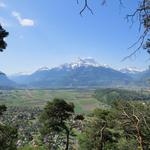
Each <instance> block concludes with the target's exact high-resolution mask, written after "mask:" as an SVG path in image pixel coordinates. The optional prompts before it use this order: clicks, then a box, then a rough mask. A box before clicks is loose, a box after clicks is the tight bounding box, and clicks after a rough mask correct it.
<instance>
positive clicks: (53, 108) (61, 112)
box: [41, 99, 74, 150]
mask: <svg viewBox="0 0 150 150" xmlns="http://www.w3.org/2000/svg"><path fill="white" fill-rule="evenodd" d="M73 113H74V105H73V104H72V103H71V104H68V103H67V102H66V101H64V100H63V99H54V100H53V101H52V102H48V103H47V105H46V107H45V109H44V112H43V114H42V116H41V121H42V123H43V129H42V134H43V135H44V138H46V139H48V137H52V139H51V140H52V141H53V140H55V143H54V144H51V143H50V141H49V149H53V146H56V141H57V138H56V137H57V136H58V137H59V135H60V134H61V133H63V132H64V133H65V135H66V141H65V143H66V144H65V145H66V146H65V150H68V149H69V136H70V128H69V123H68V121H69V120H70V118H71V117H72V115H73ZM46 139H45V140H46ZM62 142H64V139H63V140H62ZM54 149H56V148H54Z"/></svg>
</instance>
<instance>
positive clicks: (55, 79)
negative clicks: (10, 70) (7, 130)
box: [0, 58, 150, 88]
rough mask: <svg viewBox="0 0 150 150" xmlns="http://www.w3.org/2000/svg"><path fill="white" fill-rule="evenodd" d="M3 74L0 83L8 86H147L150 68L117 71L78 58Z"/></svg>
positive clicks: (91, 60) (86, 59) (87, 59)
mask: <svg viewBox="0 0 150 150" xmlns="http://www.w3.org/2000/svg"><path fill="white" fill-rule="evenodd" d="M2 74H3V73H2ZM3 76H5V79H4V78H0V83H1V81H3V80H7V81H9V82H6V83H7V84H6V85H7V86H9V85H11V86H13V85H15V86H16V84H17V85H18V86H19V87H25V88H78V87H124V86H147V85H148V83H147V81H148V78H149V77H150V70H149V69H148V70H139V69H137V68H124V69H120V70H116V69H114V68H112V67H110V66H108V65H100V64H99V63H98V62H97V61H95V60H94V59H93V58H85V59H81V58H78V60H77V61H75V62H72V63H66V64H63V65H60V66H58V67H54V68H47V67H43V68H40V69H38V70H37V71H35V72H33V73H32V74H23V73H21V74H15V75H12V76H9V78H10V79H8V77H7V76H6V75H5V74H3ZM3 82H4V81H3ZM15 83H16V84H15Z"/></svg>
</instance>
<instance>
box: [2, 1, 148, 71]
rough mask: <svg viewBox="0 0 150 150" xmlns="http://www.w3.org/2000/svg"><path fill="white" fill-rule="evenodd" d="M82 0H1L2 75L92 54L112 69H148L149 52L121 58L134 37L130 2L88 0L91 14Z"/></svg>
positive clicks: (135, 27) (135, 35)
mask: <svg viewBox="0 0 150 150" xmlns="http://www.w3.org/2000/svg"><path fill="white" fill-rule="evenodd" d="M82 1H83V0H79V4H77V3H76V0H61V1H60V0H44V1H43V0H38V1H37V0H21V1H18V0H0V12H1V13H0V23H1V24H2V25H3V27H4V28H5V29H6V30H7V31H8V32H9V36H8V37H7V38H6V41H7V44H8V47H7V49H6V50H5V51H4V52H3V53H0V71H3V72H5V73H6V74H13V73H18V72H33V71H34V70H36V69H38V68H40V67H44V66H47V67H54V66H58V65H60V64H63V63H66V62H72V61H74V60H75V59H76V58H78V57H80V58H86V57H93V58H94V59H95V60H97V61H98V62H99V63H100V64H108V65H110V66H112V67H114V68H124V67H137V68H141V69H145V68H148V66H149V63H150V62H149V61H148V59H149V55H148V54H147V53H146V52H145V51H144V50H141V51H139V52H138V53H137V54H136V55H135V56H133V57H131V58H130V59H127V60H126V61H123V62H122V61H121V60H122V59H123V58H124V57H125V56H127V55H129V54H130V53H131V52H132V51H133V50H134V49H128V47H129V46H130V45H132V44H133V43H134V42H135V41H136V40H137V39H138V37H139V35H140V33H139V31H138V23H137V22H136V20H135V22H134V24H133V25H132V26H131V22H127V20H126V19H125V16H126V15H127V14H130V13H132V12H133V10H134V8H136V6H137V4H136V2H135V1H132V2H131V1H130V0H125V3H124V6H123V7H120V5H119V3H118V1H117V0H115V1H114V0H112V1H108V3H107V4H106V5H105V6H101V5H100V2H99V0H95V1H90V4H89V5H90V7H91V8H92V9H93V12H94V15H92V14H91V13H90V12H89V11H88V10H86V11H85V12H84V13H83V14H82V16H81V15H80V14H79V12H80V10H81V9H82V8H83V3H82Z"/></svg>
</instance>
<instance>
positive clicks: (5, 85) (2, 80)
mask: <svg viewBox="0 0 150 150" xmlns="http://www.w3.org/2000/svg"><path fill="white" fill-rule="evenodd" d="M15 86H16V83H15V82H13V81H11V80H10V79H9V78H8V77H7V76H6V74H5V73H3V72H1V71H0V89H11V88H14V87H15Z"/></svg>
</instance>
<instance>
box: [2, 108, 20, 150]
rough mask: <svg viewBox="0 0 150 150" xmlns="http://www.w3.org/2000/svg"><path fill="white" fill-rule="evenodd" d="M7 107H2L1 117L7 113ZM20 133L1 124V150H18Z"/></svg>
mask: <svg viewBox="0 0 150 150" xmlns="http://www.w3.org/2000/svg"><path fill="white" fill-rule="evenodd" d="M6 109H7V108H6V106H5V105H0V116H1V117H2V114H3V112H4V111H6ZM17 137H18V132H17V129H16V128H13V127H11V126H9V125H5V124H3V123H2V122H0V150H16V149H17V147H16V142H17Z"/></svg>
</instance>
